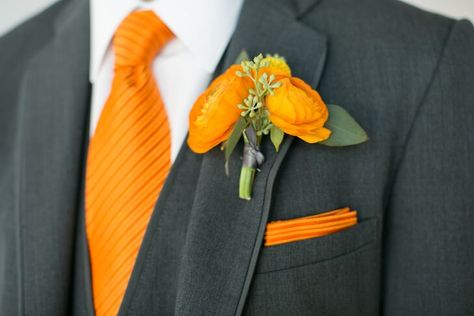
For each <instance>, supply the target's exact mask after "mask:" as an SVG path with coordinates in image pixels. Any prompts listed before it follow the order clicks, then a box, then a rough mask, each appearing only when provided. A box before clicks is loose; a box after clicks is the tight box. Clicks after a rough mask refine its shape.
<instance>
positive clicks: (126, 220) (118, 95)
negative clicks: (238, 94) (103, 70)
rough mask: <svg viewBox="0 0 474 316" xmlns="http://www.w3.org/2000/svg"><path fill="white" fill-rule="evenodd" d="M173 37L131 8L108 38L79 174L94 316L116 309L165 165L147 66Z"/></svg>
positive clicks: (162, 120)
mask: <svg viewBox="0 0 474 316" xmlns="http://www.w3.org/2000/svg"><path fill="white" fill-rule="evenodd" d="M173 37H174V35H173V33H172V32H171V31H170V30H169V29H168V28H167V27H166V25H165V24H164V23H163V22H162V21H161V20H160V19H159V18H158V17H157V16H156V15H155V14H154V13H153V12H152V11H136V12H133V13H131V14H130V15H129V16H127V17H126V18H125V20H124V21H123V22H122V23H121V24H120V26H119V28H118V29H117V32H116V33H115V36H114V39H113V47H114V51H115V74H114V80H113V83H112V90H111V93H110V95H109V98H108V100H107V102H106V104H105V106H104V109H103V111H102V114H101V116H100V119H99V122H98V125H97V128H96V130H95V134H94V136H93V137H92V139H91V142H90V147H89V155H88V160H87V173H86V230H87V236H88V241H89V250H90V258H91V269H92V287H93V293H94V305H95V310H96V314H97V315H98V316H102V315H116V314H117V313H118V310H119V307H120V304H121V301H122V298H123V295H124V293H125V289H126V287H127V284H128V281H129V278H130V274H131V272H132V269H133V265H134V263H135V259H136V256H137V254H138V249H139V247H140V244H141V242H142V239H143V235H144V233H145V229H146V226H147V224H148V221H149V219H150V216H151V212H152V210H153V206H154V204H155V202H156V200H157V197H158V195H159V193H160V191H161V188H162V187H163V183H164V181H165V179H166V177H167V175H168V172H169V169H170V165H171V139H170V128H169V124H168V118H167V115H166V110H165V107H164V104H163V101H162V100H161V97H160V94H159V91H158V88H157V86H156V83H155V80H154V79H153V74H152V70H151V65H152V62H153V59H154V57H155V56H156V54H157V53H158V52H159V50H160V49H161V48H162V47H163V46H164V45H165V44H166V43H167V42H168V41H169V40H171V39H172V38H173Z"/></svg>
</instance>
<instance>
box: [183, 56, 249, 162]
mask: <svg viewBox="0 0 474 316" xmlns="http://www.w3.org/2000/svg"><path fill="white" fill-rule="evenodd" d="M238 70H239V71H241V70H242V67H241V66H240V65H233V66H231V67H230V68H229V69H227V71H226V72H225V73H223V74H222V75H220V76H219V77H217V78H216V79H215V80H214V81H213V82H212V83H211V85H210V86H209V87H208V88H207V89H206V91H204V93H202V94H201V95H200V96H199V98H198V99H197V100H196V102H195V103H194V105H193V108H192V109H191V113H190V115H189V137H188V145H189V147H190V148H191V150H192V151H194V152H195V153H205V152H207V151H209V150H210V149H211V148H213V147H214V146H216V145H218V144H220V143H222V142H223V141H225V140H227V138H228V137H229V136H230V134H231V133H232V128H233V127H234V125H235V123H236V122H237V120H238V119H239V117H240V113H241V112H242V111H241V110H240V109H238V108H237V105H238V104H240V103H242V102H243V100H244V99H245V98H246V97H247V96H248V93H249V89H250V88H251V87H252V85H253V83H252V81H251V80H250V79H249V78H248V77H245V78H241V77H238V76H237V75H236V74H235V73H236V71H238Z"/></svg>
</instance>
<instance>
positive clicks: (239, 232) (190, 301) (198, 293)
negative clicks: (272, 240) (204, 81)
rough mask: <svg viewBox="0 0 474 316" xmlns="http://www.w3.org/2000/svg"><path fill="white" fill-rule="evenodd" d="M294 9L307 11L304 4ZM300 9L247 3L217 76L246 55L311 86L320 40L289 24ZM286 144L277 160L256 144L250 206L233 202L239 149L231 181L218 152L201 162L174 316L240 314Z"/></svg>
mask: <svg viewBox="0 0 474 316" xmlns="http://www.w3.org/2000/svg"><path fill="white" fill-rule="evenodd" d="M298 3H300V4H301V5H304V6H305V7H309V4H310V1H298ZM313 3H314V1H313ZM301 5H299V6H297V7H298V8H294V6H292V3H291V2H290V1H281V2H279V3H277V2H271V1H256V0H251V1H246V2H245V4H244V6H243V9H242V13H241V17H240V20H239V23H238V26H237V29H236V32H235V34H234V36H233V39H232V41H231V43H230V44H229V47H228V51H227V54H226V57H225V59H224V69H225V68H227V67H228V66H229V65H230V64H232V63H233V62H234V60H235V58H236V57H237V56H238V54H239V53H240V52H241V51H242V50H243V49H245V50H246V51H247V52H248V53H249V55H250V56H255V55H256V54H258V53H260V52H261V53H270V54H275V53H277V54H279V55H282V56H284V57H285V58H286V59H287V61H288V63H289V65H290V66H291V68H292V71H293V75H294V76H297V77H300V78H302V79H303V80H305V81H306V82H308V83H310V84H312V86H313V87H316V86H317V85H318V83H319V78H320V77H321V74H322V71H323V68H324V62H325V57H326V38H325V37H324V36H323V35H321V34H320V33H318V32H317V31H315V30H313V29H310V28H308V27H307V26H305V25H303V24H302V23H300V22H298V21H297V20H296V18H295V16H296V15H299V14H301V13H302V12H301V10H302V7H301ZM290 6H291V7H290ZM291 142H292V138H291V137H286V139H285V141H284V142H283V144H282V146H281V148H280V151H279V153H278V154H276V153H275V150H274V149H273V147H272V144H271V143H270V142H269V141H268V140H267V141H264V142H263V144H262V151H263V153H264V155H265V158H266V161H265V163H264V164H263V166H262V168H261V171H260V172H259V173H258V174H257V175H256V179H255V184H254V191H253V198H252V200H250V201H244V200H240V199H239V198H238V182H239V181H238V179H239V173H240V166H241V160H240V158H239V154H240V153H241V152H242V147H237V148H236V152H235V153H234V154H233V156H232V158H231V161H230V169H231V173H230V177H226V176H225V173H224V160H223V154H222V152H221V151H220V150H219V149H218V148H215V149H214V150H212V151H211V152H209V153H207V154H205V155H204V156H203V161H202V166H201V171H200V176H199V178H198V181H197V188H196V192H195V199H194V204H193V207H192V210H191V214H190V220H189V224H188V227H187V229H188V231H187V236H186V242H185V246H184V251H183V253H184V256H183V258H182V262H181V271H180V274H179V277H178V285H177V298H176V310H175V312H176V314H177V315H208V314H216V315H234V314H237V315H239V314H241V313H242V310H243V307H244V304H245V300H246V296H247V293H248V290H249V286H250V283H251V279H252V276H253V273H254V269H255V265H256V262H257V258H258V253H259V251H260V248H261V245H262V239H263V235H264V231H265V226H266V222H267V219H268V214H269V211H270V206H271V201H272V188H273V183H274V181H275V178H276V176H277V173H278V169H279V167H280V165H281V163H282V161H283V159H284V157H285V155H286V154H287V152H288V149H289V147H290V144H291ZM171 185H172V184H171Z"/></svg>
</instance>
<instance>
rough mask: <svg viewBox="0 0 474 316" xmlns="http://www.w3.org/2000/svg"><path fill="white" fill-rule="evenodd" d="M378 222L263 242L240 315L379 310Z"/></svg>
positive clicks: (367, 314) (368, 313) (368, 314)
mask: <svg viewBox="0 0 474 316" xmlns="http://www.w3.org/2000/svg"><path fill="white" fill-rule="evenodd" d="M377 223H378V220H377V219H375V218H372V219H365V220H361V221H359V223H358V224H357V225H355V226H351V227H350V228H347V229H346V230H342V231H339V232H336V233H332V234H329V235H325V236H322V237H316V238H312V239H305V240H299V241H295V242H290V243H285V244H280V245H276V246H269V247H262V249H261V251H260V256H259V261H258V263H257V267H256V273H255V274H254V277H253V280H252V284H251V288H250V292H249V295H248V298H247V301H246V306H245V310H244V315H259V316H262V315H280V316H284V315H288V316H290V315H299V316H301V315H345V316H349V315H354V316H356V315H364V316H371V315H378V314H379V312H380V311H379V301H380V298H379V296H380V273H381V271H380V257H381V256H380V243H379V242H378V238H377V236H378V229H377Z"/></svg>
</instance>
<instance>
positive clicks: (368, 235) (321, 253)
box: [256, 218, 377, 273]
mask: <svg viewBox="0 0 474 316" xmlns="http://www.w3.org/2000/svg"><path fill="white" fill-rule="evenodd" d="M376 228H377V219H376V218H371V219H366V220H363V221H360V222H359V223H358V224H357V225H355V226H352V227H350V228H347V229H345V230H342V231H340V232H336V233H333V234H330V235H326V236H322V237H316V238H311V239H305V240H300V241H294V242H290V243H286V244H281V245H276V246H269V247H263V248H262V250H261V252H260V257H259V262H258V266H257V271H256V272H257V273H264V272H271V271H278V270H284V269H291V268H293V267H299V266H304V265H308V264H315V263H318V262H321V261H325V260H331V259H333V258H336V257H339V256H344V255H346V254H349V253H351V252H353V251H356V250H357V249H359V248H362V247H364V246H366V245H368V244H370V243H372V242H373V241H374V240H375V239H376V232H377V229H376Z"/></svg>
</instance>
